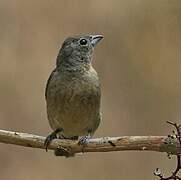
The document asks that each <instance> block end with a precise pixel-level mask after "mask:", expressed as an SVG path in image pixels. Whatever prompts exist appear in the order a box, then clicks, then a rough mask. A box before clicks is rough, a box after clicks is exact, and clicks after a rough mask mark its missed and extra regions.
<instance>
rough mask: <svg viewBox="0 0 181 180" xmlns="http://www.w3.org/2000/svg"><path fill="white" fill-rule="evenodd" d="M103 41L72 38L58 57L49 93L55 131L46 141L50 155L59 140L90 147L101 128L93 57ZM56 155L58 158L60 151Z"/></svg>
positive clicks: (90, 38)
mask: <svg viewBox="0 0 181 180" xmlns="http://www.w3.org/2000/svg"><path fill="white" fill-rule="evenodd" d="M102 38H103V36H102V35H87V36H75V37H68V38H67V39H66V40H65V41H64V43H63V45H62V47H61V49H60V51H59V53H58V56H57V59H56V68H55V69H54V70H53V71H52V73H51V75H50V77H49V79H48V81H47V85H46V91H45V98H46V105H47V116H48V120H49V124H50V126H51V128H52V130H53V132H52V133H51V134H50V135H48V136H47V138H46V140H45V148H46V151H47V148H48V145H49V144H50V142H51V141H52V140H53V139H55V138H61V139H72V140H78V143H79V145H86V144H87V143H88V141H89V139H90V138H91V137H92V136H93V134H94V132H95V131H96V129H97V128H98V126H99V124H100V120H101V112H100V100H101V89H100V81H99V78H98V75H97V72H96V71H95V70H94V68H93V67H92V57H93V51H94V48H95V46H96V45H97V44H98V42H99V41H100V40H101V39H102ZM55 154H56V155H58V153H56V151H55ZM60 154H61V155H62V153H60ZM63 155H64V154H63Z"/></svg>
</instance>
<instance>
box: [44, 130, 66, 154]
mask: <svg viewBox="0 0 181 180" xmlns="http://www.w3.org/2000/svg"><path fill="white" fill-rule="evenodd" d="M62 131H63V129H62V128H60V129H56V130H55V131H53V132H52V133H51V134H49V135H48V136H47V137H46V139H45V142H44V146H45V149H46V151H47V150H48V146H49V144H50V143H51V141H52V140H53V139H56V138H57V134H58V133H60V132H62Z"/></svg>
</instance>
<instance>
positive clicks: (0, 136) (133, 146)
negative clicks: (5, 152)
mask: <svg viewBox="0 0 181 180" xmlns="http://www.w3.org/2000/svg"><path fill="white" fill-rule="evenodd" d="M44 141H45V137H42V136H38V135H33V134H27V133H20V132H12V131H5V130H0V142H1V143H6V144H14V145H20V146H25V147H32V148H40V149H44ZM60 147H63V148H66V149H68V150H69V151H71V153H80V152H109V151H126V150H136V151H157V152H167V153H169V154H175V155H176V154H181V147H180V144H179V141H178V139H177V138H172V136H121V137H102V138H96V139H91V140H90V142H89V143H88V144H87V145H86V146H84V147H83V146H80V145H78V142H77V141H73V140H63V139H55V140H53V141H52V142H51V144H50V145H49V147H48V149H51V150H56V149H57V148H60Z"/></svg>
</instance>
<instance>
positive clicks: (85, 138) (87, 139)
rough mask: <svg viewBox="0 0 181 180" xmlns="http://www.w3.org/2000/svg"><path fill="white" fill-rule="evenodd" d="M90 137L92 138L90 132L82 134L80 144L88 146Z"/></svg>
mask: <svg viewBox="0 0 181 180" xmlns="http://www.w3.org/2000/svg"><path fill="white" fill-rule="evenodd" d="M90 138H91V135H90V134H88V135H86V136H82V137H81V138H80V139H79V142H78V145H82V146H86V145H87V144H88V143H89V140H90Z"/></svg>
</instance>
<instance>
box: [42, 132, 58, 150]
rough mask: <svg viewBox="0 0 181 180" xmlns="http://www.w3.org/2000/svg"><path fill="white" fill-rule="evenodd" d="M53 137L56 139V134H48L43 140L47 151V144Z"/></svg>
mask: <svg viewBox="0 0 181 180" xmlns="http://www.w3.org/2000/svg"><path fill="white" fill-rule="evenodd" d="M53 139H56V134H53V133H52V134H49V135H48V136H47V137H46V139H45V142H44V146H45V149H46V152H47V151H48V146H49V145H50V143H51V141H52V140H53Z"/></svg>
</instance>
